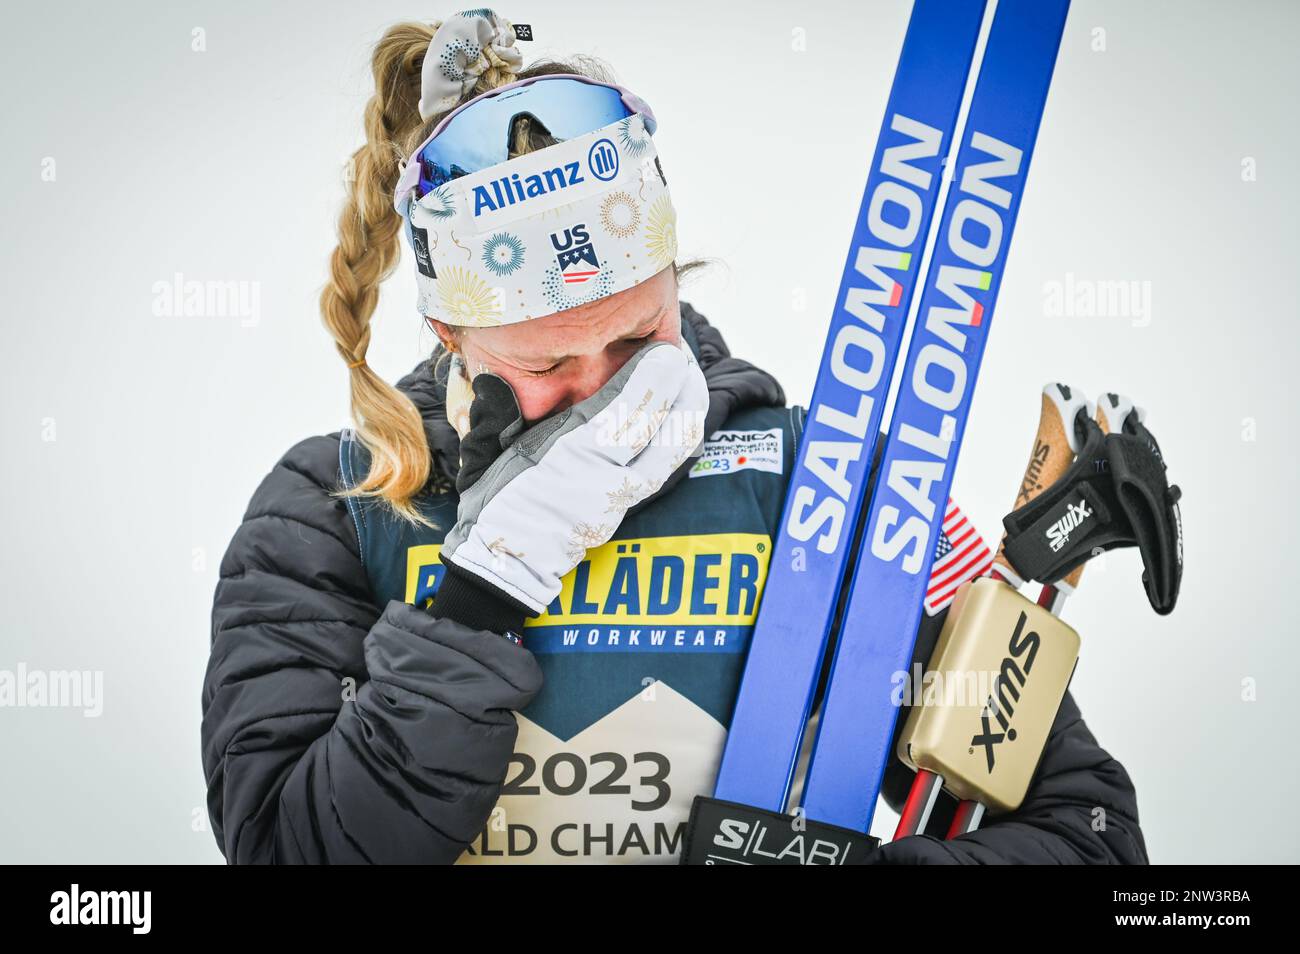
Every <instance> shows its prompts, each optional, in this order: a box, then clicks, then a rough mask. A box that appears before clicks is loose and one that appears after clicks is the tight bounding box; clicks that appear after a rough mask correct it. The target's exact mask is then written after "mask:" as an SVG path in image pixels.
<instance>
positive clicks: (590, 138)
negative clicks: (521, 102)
mask: <svg viewBox="0 0 1300 954" xmlns="http://www.w3.org/2000/svg"><path fill="white" fill-rule="evenodd" d="M407 210H408V219H407V230H408V235H407V237H408V238H409V239H410V241H411V247H412V248H413V249H414V250H415V258H416V270H417V274H416V284H417V285H418V287H419V292H420V295H419V304H418V308H419V310H420V313H421V314H423V315H426V316H428V317H431V318H437V319H438V320H440V321H443V322H446V323H447V324H449V325H473V326H484V325H508V324H513V323H515V322H519V321H527V320H529V319H532V318H541V317H543V316H545V315H550V314H554V313H555V312H558V311H564V310H566V309H569V308H574V307H576V306H578V305H581V304H585V303H586V302H589V301H595V300H596V299H598V298H604V297H606V296H608V295H613V294H615V293H617V292H620V291H623V290H624V289H627V288H631V287H633V286H634V285H638V284H640V283H641V282H643V281H645V280H646V279H647V278H651V277H653V276H654V275H657V274H658V273H659V272H661V271H662V270H663V269H665V268H667V267H668V266H669V265H671V264H672V262H673V260H674V259H675V258H676V257H677V214H676V212H675V211H674V209H673V204H672V200H671V198H670V197H669V194H668V184H667V182H666V180H665V179H664V175H663V169H662V167H661V166H660V163H659V157H658V154H657V153H656V151H655V147H654V142H653V141H652V139H651V137H650V133H649V132H648V131H647V130H646V128H645V122H644V120H643V119H642V117H641V116H640V115H639V114H633V115H631V116H629V117H627V118H626V119H621V120H619V121H618V122H615V123H611V124H610V125H608V126H605V127H603V128H601V129H597V130H595V131H593V132H590V133H587V134H586V135H583V136H578V137H576V138H574V139H570V140H568V141H566V142H562V143H558V144H556V145H553V146H548V147H547V148H545V149H541V150H538V151H537V152H532V153H527V154H525V155H523V156H519V157H517V158H515V159H511V160H508V161H507V162H503V163H500V164H498V165H496V166H492V167H491V168H488V169H484V170H482V171H480V172H476V173H474V174H473V175H468V176H462V177H460V178H457V179H453V180H451V181H450V182H447V183H445V184H444V185H442V186H439V187H438V188H437V189H434V190H433V191H432V192H430V193H428V194H427V195H425V196H423V197H421V198H419V199H416V198H415V197H414V195H412V196H411V199H410V203H409V205H408V206H407Z"/></svg>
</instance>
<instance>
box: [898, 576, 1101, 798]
mask: <svg viewBox="0 0 1300 954" xmlns="http://www.w3.org/2000/svg"><path fill="white" fill-rule="evenodd" d="M1078 658H1079V634H1078V633H1076V632H1075V631H1074V630H1073V629H1072V628H1071V627H1070V626H1069V625H1067V624H1066V623H1064V622H1062V621H1061V620H1060V619H1059V618H1058V617H1055V616H1053V615H1052V614H1051V613H1050V612H1048V611H1047V610H1046V609H1044V608H1043V607H1041V606H1039V605H1038V604H1036V603H1033V602H1031V601H1030V600H1027V599H1025V597H1023V596H1021V595H1020V594H1019V593H1018V592H1016V590H1014V589H1012V588H1011V587H1010V586H1008V585H1007V584H1005V583H1003V582H1001V581H999V580H994V579H991V578H989V577H983V578H981V579H978V580H974V581H972V582H971V583H967V584H966V585H965V586H963V587H962V588H961V589H960V590H958V592H957V596H956V598H955V599H954V600H953V604H952V607H951V608H950V609H949V611H948V618H947V619H946V620H945V621H944V625H943V629H942V630H941V631H940V633H939V640H938V642H937V643H936V644H935V650H934V655H933V657H932V658H931V659H930V665H929V666H928V667H927V670H926V676H925V678H924V679H923V682H922V685H921V686H920V687H915V688H914V690H913V691H914V693H915V694H916V699H915V700H914V703H913V707H912V711H911V713H910V714H909V716H908V719H907V723H906V725H905V726H904V727H903V734H902V736H901V737H900V739H899V744H898V754H899V757H900V758H901V759H902V760H903V761H904V762H905V763H907V764H908V765H910V766H911V767H912V768H915V769H925V770H926V771H929V772H934V773H935V774H937V775H941V776H943V783H944V786H945V787H946V788H947V789H948V790H949V791H950V792H952V793H953V794H954V795H956V796H957V797H958V798H962V799H973V800H975V801H978V802H982V803H983V804H984V805H985V806H986V807H987V808H988V809H989V810H990V811H1012V810H1014V809H1015V808H1017V807H1019V805H1020V803H1021V801H1023V800H1024V797H1025V792H1026V791H1027V790H1028V788H1029V782H1030V780H1031V779H1032V778H1033V775H1034V770H1035V769H1036V768H1037V767H1038V760H1039V757H1040V756H1041V755H1042V752H1043V747H1044V745H1045V744H1046V743H1047V736H1048V734H1049V733H1050V732H1051V729H1052V722H1053V721H1054V720H1055V719H1056V712H1057V709H1059V708H1060V705H1061V699H1062V698H1063V697H1064V696H1065V690H1066V688H1067V687H1068V686H1069V684H1070V676H1071V675H1072V674H1073V673H1074V665H1075V662H1076V661H1077V660H1078Z"/></svg>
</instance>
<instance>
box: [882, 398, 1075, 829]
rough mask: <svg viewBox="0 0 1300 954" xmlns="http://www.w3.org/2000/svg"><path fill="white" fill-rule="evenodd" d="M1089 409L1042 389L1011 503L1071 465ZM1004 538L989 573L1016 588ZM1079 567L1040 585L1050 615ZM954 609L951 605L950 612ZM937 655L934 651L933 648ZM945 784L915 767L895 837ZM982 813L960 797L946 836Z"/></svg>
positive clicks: (925, 815)
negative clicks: (1053, 583)
mask: <svg viewBox="0 0 1300 954" xmlns="http://www.w3.org/2000/svg"><path fill="white" fill-rule="evenodd" d="M1089 411H1090V405H1089V401H1088V399H1087V398H1086V397H1085V396H1084V395H1083V392H1082V391H1079V390H1078V389H1076V388H1070V387H1068V386H1066V385H1064V384H1048V385H1047V386H1046V387H1044V388H1043V393H1042V405H1041V409H1040V411H1039V416H1038V430H1037V432H1036V433H1035V435H1034V443H1033V447H1032V449H1031V451H1030V453H1029V462H1028V464H1026V465H1025V471H1024V474H1023V476H1022V477H1021V480H1020V489H1019V490H1018V491H1017V493H1016V501H1015V507H1013V508H1012V509H1016V508H1019V507H1021V506H1023V505H1024V504H1026V503H1028V502H1029V501H1030V500H1032V499H1033V498H1034V497H1036V496H1037V495H1038V494H1039V493H1041V492H1042V490H1043V489H1044V488H1046V487H1050V486H1051V485H1052V484H1054V483H1055V482H1056V481H1057V480H1059V479H1060V478H1061V476H1062V475H1064V474H1065V472H1066V471H1067V470H1068V469H1069V467H1070V465H1071V464H1072V463H1073V462H1074V458H1075V455H1076V454H1077V453H1078V451H1079V434H1078V428H1077V426H1076V421H1077V417H1078V415H1079V414H1081V413H1082V414H1087V413H1088V412H1089ZM1004 549H1005V536H1004V537H1003V543H1001V544H999V546H998V552H997V555H996V556H995V557H994V563H993V569H992V570H991V571H990V573H989V575H990V576H991V577H992V578H993V579H995V580H1000V581H1002V582H1005V583H1007V584H1008V585H1010V586H1012V587H1013V588H1015V589H1019V588H1020V587H1021V585H1022V584H1023V581H1022V580H1021V579H1020V576H1019V575H1018V574H1017V573H1016V571H1015V570H1014V569H1013V568H1012V566H1011V563H1010V561H1009V560H1008V559H1007V557H1006V553H1005V552H1004ZM1082 571H1083V567H1079V568H1077V569H1076V570H1074V571H1072V572H1071V574H1070V576H1069V577H1067V579H1066V580H1062V581H1061V582H1062V584H1063V585H1062V586H1061V587H1059V588H1057V587H1052V586H1050V585H1048V586H1044V587H1043V589H1042V592H1041V593H1040V594H1039V599H1038V605H1039V606H1041V607H1043V608H1044V609H1046V610H1048V612H1050V613H1052V614H1053V615H1059V613H1060V608H1061V606H1062V605H1064V602H1065V599H1064V597H1065V594H1066V593H1070V592H1073V589H1074V587H1075V586H1077V585H1078V582H1079V577H1080V576H1081V575H1082ZM955 612H957V607H956V606H954V607H953V608H952V609H950V610H949V615H950V616H951V615H952V614H953V613H955ZM936 654H937V652H936ZM942 788H943V778H942V777H941V776H939V775H937V774H936V773H933V772H929V771H927V770H925V769H918V770H917V774H916V778H915V779H913V780H912V787H911V790H910V791H909V793H908V796H907V800H906V802H905V803H904V806H903V811H902V812H901V814H900V816H899V821H898V827H897V828H896V829H895V831H894V839H895V840H897V839H899V838H903V837H906V836H907V835H914V834H916V833H917V832H919V831H924V830H925V826H926V823H927V822H928V821H929V818H930V814H931V812H932V811H933V809H934V806H935V804H936V803H937V801H938V798H939V792H940V791H941V790H942ZM983 814H984V806H983V805H982V804H981V803H979V802H977V801H974V800H964V801H962V802H961V803H960V804H959V805H958V806H957V813H956V815H955V816H954V818H953V822H952V827H951V828H950V829H949V831H948V836H947V837H949V838H952V837H955V836H956V835H957V834H962V833H964V832H966V831H974V830H975V828H977V827H978V826H979V823H980V820H981V818H982V817H983Z"/></svg>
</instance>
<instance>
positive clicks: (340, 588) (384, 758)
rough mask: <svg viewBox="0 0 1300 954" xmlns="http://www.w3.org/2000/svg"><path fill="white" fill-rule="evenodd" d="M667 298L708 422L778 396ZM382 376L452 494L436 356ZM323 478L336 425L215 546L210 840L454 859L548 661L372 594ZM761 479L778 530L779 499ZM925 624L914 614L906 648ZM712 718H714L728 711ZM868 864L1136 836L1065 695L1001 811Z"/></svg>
mask: <svg viewBox="0 0 1300 954" xmlns="http://www.w3.org/2000/svg"><path fill="white" fill-rule="evenodd" d="M682 314H683V334H684V336H686V337H687V340H688V341H690V342H691V344H692V347H693V348H694V350H695V352H696V354H697V357H698V358H699V359H700V364H701V367H702V368H703V370H704V372H705V376H706V378H707V379H708V381H709V387H710V397H711V406H710V412H709V417H708V421H707V423H708V426H709V428H710V431H712V429H715V428H718V427H721V426H722V425H723V424H724V423H727V422H730V421H732V419H733V413H736V412H741V411H743V410H744V409H745V408H753V407H763V406H775V407H779V406H781V405H783V404H784V395H783V394H782V392H781V389H780V387H779V385H777V384H776V382H775V381H774V380H773V379H772V378H771V377H770V376H768V375H767V374H766V373H764V372H762V371H760V370H758V369H757V368H754V367H753V366H752V365H750V364H748V363H747V362H744V361H742V360H740V359H737V358H734V357H732V356H731V355H730V353H729V352H728V350H727V348H726V345H725V343H723V341H722V338H721V336H720V335H719V334H718V332H717V331H716V329H714V328H712V327H711V326H709V324H708V323H707V322H706V321H705V320H704V319H703V318H702V317H701V316H699V315H698V313H696V312H695V311H694V310H693V309H691V308H690V306H689V305H687V304H685V303H683V304H682ZM399 387H400V388H402V390H404V391H405V392H406V393H407V394H408V395H409V396H410V397H411V398H412V400H413V401H414V402H415V403H416V405H417V407H418V408H419V409H420V411H421V414H422V415H423V417H424V422H425V430H426V434H427V435H428V438H429V443H430V447H431V451H432V455H433V460H434V470H435V477H434V480H433V484H434V486H435V487H436V489H437V492H438V493H439V494H447V493H450V491H449V490H448V489H447V487H448V485H449V484H450V483H451V482H452V481H454V478H455V475H456V470H457V466H458V451H457V446H458V445H457V438H456V434H455V431H454V430H452V428H451V426H450V425H449V424H448V423H447V421H446V417H445V406H444V403H443V401H444V389H443V386H442V383H441V382H440V381H439V380H438V379H437V378H435V376H434V374H433V373H432V371H431V362H429V361H424V362H421V364H420V365H419V366H417V368H416V369H415V370H414V371H413V372H412V373H411V374H410V375H408V376H407V377H406V378H404V379H403V380H402V381H401V382H399ZM789 416H790V417H791V418H792V419H793V418H795V417H796V415H789ZM742 417H743V415H742ZM788 453H789V454H792V453H793V448H790V449H789V451H788ZM680 476H681V475H678V477H679V478H680ZM340 482H341V473H340V435H339V434H338V433H335V434H330V435H328V436H322V437H312V438H308V439H307V440H304V441H302V442H301V443H299V444H297V445H296V446H294V447H293V448H291V449H290V450H289V452H288V453H287V454H285V456H284V457H283V458H282V459H281V460H280V461H279V462H278V463H277V464H276V466H275V467H274V468H273V469H272V471H271V472H270V473H269V474H268V475H267V477H266V478H265V479H264V480H263V481H262V484H261V486H259V487H258V489H257V491H256V492H255V493H254V495H253V498H252V501H251V502H250V504H249V507H248V510H247V512H246V513H245V515H244V518H243V522H242V524H241V525H240V527H239V529H238V530H237V531H236V533H235V535H234V538H233V539H232V541H231V543H230V546H229V548H228V550H227V552H226V554H225V557H224V558H223V560H222V562H221V568H220V580H219V582H218V584H217V589H216V594H215V600H214V606H213V617H212V646H211V657H210V660H209V663H208V670H207V675H206V678H205V680H204V685H203V696H202V707H203V723H202V754H203V767H204V774H205V776H206V779H207V785H208V810H209V814H210V816H211V820H212V825H213V830H214V833H215V835H216V839H217V844H218V846H219V847H220V849H221V851H222V853H223V854H224V855H225V857H226V859H227V860H228V861H229V862H231V863H246V862H262V863H365V862H371V863H403V862H405V863H450V862H453V861H455V860H457V859H458V858H460V857H461V856H462V855H463V854H465V852H466V848H467V846H471V845H473V844H474V843H475V840H476V839H477V838H479V837H480V834H481V833H482V832H484V830H485V822H487V820H488V819H489V816H490V815H491V814H492V811H493V808H494V806H495V805H497V803H498V799H499V797H500V796H501V793H502V785H503V782H504V781H505V779H506V775H507V768H508V766H509V765H510V764H511V761H512V759H513V758H515V756H514V750H515V745H516V739H517V734H518V723H517V721H516V712H518V711H520V710H525V711H529V712H531V711H533V710H531V709H529V708H528V707H529V706H530V704H533V703H534V700H537V703H538V705H537V706H534V709H537V708H541V704H542V703H544V702H545V699H546V697H545V694H541V695H540V696H539V693H541V691H542V683H543V677H542V674H543V670H542V667H541V666H539V663H538V659H537V657H536V656H535V654H534V653H533V652H530V651H529V650H528V649H527V648H526V647H527V639H526V640H525V646H524V647H520V646H517V645H515V644H513V643H512V642H510V641H508V640H505V639H502V638H501V637H500V636H498V635H497V634H495V633H492V632H487V631H484V630H478V629H474V628H470V627H468V626H465V625H462V624H460V623H457V622H454V621H453V620H451V619H447V618H439V617H438V616H435V615H432V614H431V613H430V612H428V611H426V609H425V608H424V607H423V606H419V605H415V604H416V603H418V601H404V600H402V599H400V598H396V599H383V600H381V599H379V598H378V597H377V595H376V590H375V587H374V586H372V579H371V577H370V576H368V573H367V568H366V567H365V566H363V562H362V559H363V553H362V552H361V548H360V546H359V543H358V528H357V525H356V523H355V522H354V516H355V515H354V513H352V512H350V511H349V507H348V505H347V504H346V503H345V502H344V500H342V499H340V498H339V497H336V496H332V495H331V491H334V490H337V489H338V487H339V486H340ZM703 483H706V482H702V481H701V482H697V481H690V484H691V485H696V484H703ZM709 483H711V482H709ZM674 486H676V484H670V485H668V486H666V487H665V490H664V491H661V494H660V498H659V499H658V500H657V501H656V502H655V503H654V504H653V506H654V507H657V508H660V511H661V512H671V508H672V507H673V506H674V498H678V497H681V496H682V495H683V494H686V493H687V492H688V491H689V490H691V489H692V488H680V489H673V488H674ZM768 496H769V498H770V501H769V503H768V504H767V510H768V511H769V512H770V518H769V522H771V523H772V524H773V525H774V523H775V520H776V519H778V517H779V494H771V493H769V495H768ZM666 508H667V509H666ZM760 549H761V547H760ZM941 622H942V616H940V617H936V618H934V619H930V620H926V621H925V622H923V624H922V627H921V631H920V633H919V634H918V639H917V651H916V656H917V658H918V659H921V660H924V659H925V658H927V657H928V655H929V652H930V649H931V647H932V645H933V641H934V639H935V637H936V636H937V633H938V628H939V625H940V624H941ZM694 658H696V659H703V657H694ZM737 668H738V667H737ZM720 684H722V685H724V686H725V687H726V691H728V692H730V691H734V689H733V687H734V682H733V683H730V684H728V683H725V682H724V683H720ZM727 713H729V708H728V709H725V710H724V711H723V712H721V713H717V714H716V715H717V717H718V718H719V720H720V721H721V722H722V723H723V724H724V725H725V722H726V721H727V720H728V719H729V716H728V715H727ZM905 717H906V714H905V713H904V714H903V715H902V716H901V717H900V719H899V725H900V726H901V724H902V722H903V720H904V719H905ZM909 777H910V773H909V772H908V771H907V770H906V769H905V768H904V767H903V766H902V765H901V763H897V762H895V763H894V764H893V765H892V766H891V768H890V770H889V771H888V772H887V773H886V778H885V785H884V789H883V793H884V795H885V797H886V799H887V800H888V801H889V802H890V804H892V805H894V806H895V808H897V806H898V805H899V804H900V802H901V799H902V796H903V795H904V794H905V792H906V786H907V784H908V781H909ZM691 794H693V793H691V792H686V793H684V795H685V798H686V801H687V802H688V801H689V796H690V795H691ZM706 794H707V792H706ZM1097 809H1102V810H1103V812H1104V815H1102V817H1104V820H1105V824H1104V825H1103V826H1098V825H1097V824H1096V822H1095V819H1096V818H1098V817H1099V814H1101V813H1098V812H1097ZM1096 828H1100V830H1095V829H1096ZM471 850H472V849H471ZM876 860H878V861H880V862H882V863H890V862H911V861H970V862H1122V863H1123V862H1127V863H1134V862H1145V861H1146V850H1145V846H1144V844H1143V841H1142V835H1141V832H1140V830H1139V828H1138V822H1137V805H1136V798H1135V795H1134V791H1133V786H1132V784H1131V782H1130V781H1129V778H1128V776H1127V774H1126V773H1125V771H1124V769H1123V767H1122V766H1121V765H1120V764H1119V763H1118V762H1116V761H1115V760H1114V759H1112V758H1110V756H1108V755H1107V754H1106V752H1104V751H1103V750H1102V749H1101V748H1099V747H1098V745H1097V743H1096V740H1095V739H1094V738H1093V737H1092V735H1091V733H1090V732H1089V731H1088V729H1087V727H1086V726H1085V725H1084V723H1083V721H1082V719H1081V717H1080V715H1079V711H1078V709H1077V707H1076V706H1075V705H1074V702H1073V700H1072V699H1071V698H1070V697H1068V696H1067V698H1066V700H1065V703H1064V705H1063V706H1062V708H1061V712H1060V714H1059V715H1058V717H1057V720H1056V724H1055V726H1054V727H1053V731H1052V735H1051V739H1050V741H1049V743H1048V747H1047V751H1046V753H1045V754H1044V756H1043V760H1042V763H1041V765H1040V768H1039V773H1038V776H1037V778H1036V781H1035V784H1034V786H1033V787H1032V788H1031V790H1030V793H1029V796H1028V798H1027V799H1026V801H1025V803H1024V805H1023V806H1022V807H1021V808H1020V809H1019V810H1018V811H1017V812H1015V813H1013V814H1010V815H1005V816H1001V817H998V818H991V819H988V820H986V824H985V827H984V828H983V829H981V830H980V831H978V832H975V833H973V834H971V835H968V836H964V837H963V838H961V839H958V840H956V841H952V842H942V841H938V840H935V839H933V838H928V837H914V838H908V839H904V840H902V841H900V842H897V843H894V844H892V845H887V846H886V847H885V848H884V849H882V850H881V851H880V852H879V853H878V854H877V857H876Z"/></svg>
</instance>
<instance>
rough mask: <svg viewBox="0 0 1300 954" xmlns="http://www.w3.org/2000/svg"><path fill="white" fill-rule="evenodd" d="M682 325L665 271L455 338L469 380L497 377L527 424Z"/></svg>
mask: <svg viewBox="0 0 1300 954" xmlns="http://www.w3.org/2000/svg"><path fill="white" fill-rule="evenodd" d="M681 323H682V316H681V310H680V308H679V306H678V302H677V278H676V276H675V275H674V274H673V269H672V268H671V267H668V268H665V269H663V270H662V271H661V272H659V274H657V275H655V277H654V278H651V279H649V280H647V281H644V282H642V283H641V284H640V285H636V286H634V287H632V288H628V289H624V290H623V291H621V292H618V293H616V294H614V295H610V296H609V297H607V298H601V299H598V300H597V301H593V302H588V303H587V304H585V305H580V306H579V307H577V308H570V309H569V310H568V311H561V312H557V313H556V314H554V315H547V316H546V317H545V318H535V319H533V320H531V321H521V322H517V323H516V324H513V325H501V326H499V327H495V328H465V329H463V331H462V333H461V334H460V335H458V336H456V338H455V341H456V343H457V345H458V347H459V348H460V350H461V352H462V355H463V359H464V362H465V368H466V370H467V372H468V373H469V375H470V377H471V378H472V377H473V376H474V375H475V374H477V373H478V372H479V371H481V370H485V369H486V370H488V371H491V372H493V373H495V374H498V375H500V376H501V377H502V378H504V379H505V380H506V382H507V383H508V384H509V385H510V386H511V387H512V388H513V389H514V392H515V397H517V398H518V400H519V409H520V410H521V411H522V412H523V415H524V420H525V422H527V423H530V424H531V423H533V422H536V421H539V420H541V419H542V418H544V417H548V416H549V415H551V414H555V413H556V412H558V411H562V410H564V409H565V408H567V407H570V406H572V405H574V404H578V403H580V402H581V401H584V400H586V399H587V398H589V397H591V396H592V395H593V394H595V393H596V392H597V391H598V390H600V388H601V386H602V385H604V384H605V382H606V381H608V380H609V379H610V378H612V377H613V376H614V373H615V372H616V371H618V369H619V368H621V367H622V366H623V365H624V363H625V362H626V361H627V360H628V358H630V357H632V355H633V354H635V353H636V351H637V350H638V349H640V348H643V347H645V345H646V344H648V343H649V342H651V341H667V342H671V343H672V344H676V343H677V342H678V341H679V340H680V338H681ZM429 324H430V325H431V326H432V327H433V329H434V331H436V332H437V334H438V337H439V338H441V339H442V341H443V343H444V344H445V343H447V342H448V341H449V340H452V333H451V329H450V328H448V327H447V325H445V324H443V323H442V322H440V321H437V320H436V319H433V318H430V319H429Z"/></svg>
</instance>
